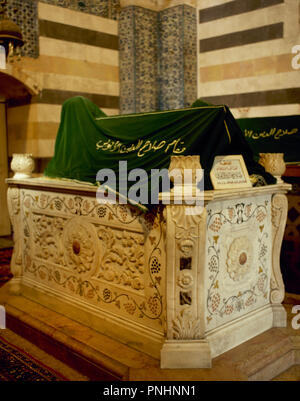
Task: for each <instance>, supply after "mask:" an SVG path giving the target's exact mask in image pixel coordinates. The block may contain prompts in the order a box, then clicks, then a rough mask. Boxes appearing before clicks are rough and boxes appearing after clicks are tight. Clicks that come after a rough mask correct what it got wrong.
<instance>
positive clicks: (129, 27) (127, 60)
mask: <svg viewBox="0 0 300 401" xmlns="http://www.w3.org/2000/svg"><path fill="white" fill-rule="evenodd" d="M157 41H158V30H157V13H156V12H155V11H152V10H148V9H145V8H142V7H135V6H131V7H126V8H124V9H122V11H121V14H120V18H119V52H120V53H119V54H120V112H121V113H122V114H127V113H140V112H146V111H154V110H158V85H157V65H158V58H157Z"/></svg>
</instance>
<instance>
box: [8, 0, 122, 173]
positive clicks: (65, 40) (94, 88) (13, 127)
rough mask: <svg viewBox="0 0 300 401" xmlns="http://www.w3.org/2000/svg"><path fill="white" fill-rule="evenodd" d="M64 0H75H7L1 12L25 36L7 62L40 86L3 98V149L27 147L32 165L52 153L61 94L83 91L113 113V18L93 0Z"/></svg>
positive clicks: (115, 42)
mask: <svg viewBox="0 0 300 401" xmlns="http://www.w3.org/2000/svg"><path fill="white" fill-rule="evenodd" d="M14 3H16V4H14ZM19 3H20V4H19ZM46 3H52V4H46ZM54 3H56V5H54ZM67 3H70V4H71V3H72V4H73V6H74V4H75V3H76V4H77V3H78V2H67V1H64V2H55V1H51V2H50V1H47V2H45V1H43V2H32V1H30V2H28V1H24V2H8V3H7V5H8V6H9V8H8V9H7V14H8V16H9V17H10V18H12V19H15V22H17V23H18V24H19V26H20V27H21V28H22V32H23V35H24V39H25V41H26V43H25V45H24V49H23V58H22V60H21V61H20V62H18V63H17V62H15V63H14V66H13V68H15V70H18V71H22V73H23V74H24V75H26V76H28V77H29V78H30V79H32V81H33V82H36V84H37V86H38V87H39V88H40V92H39V94H38V95H36V96H33V97H32V98H31V99H28V101H27V102H25V103H24V101H22V103H19V102H18V101H10V102H9V103H8V108H7V130H8V154H9V156H11V155H12V153H25V152H28V153H32V154H33V156H34V157H35V158H36V159H40V160H38V162H37V166H41V167H38V170H40V169H41V170H43V168H44V164H45V163H43V160H44V161H45V160H46V159H47V158H50V157H52V156H53V152H54V144H55V138H56V134H57V129H58V126H59V122H60V113H61V105H62V103H63V102H64V101H65V100H66V99H68V98H69V97H72V96H75V95H83V96H85V97H88V98H90V99H91V100H92V101H93V102H94V103H96V104H97V105H98V106H99V107H100V108H101V109H102V110H103V111H104V112H106V113H107V114H118V113H119V51H118V47H119V43H118V22H117V21H116V20H115V19H113V18H107V17H105V18H104V17H103V16H101V15H102V14H103V13H104V12H103V13H102V11H103V10H102V11H101V10H100V8H101V7H100V5H99V4H100V3H99V2H97V4H98V5H99V7H100V8H99V9H97V10H98V11H97V10H96V8H95V9H92V8H91V9H90V10H87V9H85V10H83V9H82V10H81V9H80V10H75V9H72V8H74V7H71V6H70V7H68V8H67ZM84 3H85V4H86V5H88V2H84ZM90 3H92V2H90ZM103 3H104V2H103ZM106 3H108V2H107V1H106ZM15 6H16V7H17V11H16V12H15V13H14V7H15ZM87 11H90V13H89V12H87ZM97 13H98V15H96V14H97ZM104 14H105V13H104ZM14 15H15V16H14ZM29 34H30V35H31V36H28V35H29ZM35 39H36V40H35Z"/></svg>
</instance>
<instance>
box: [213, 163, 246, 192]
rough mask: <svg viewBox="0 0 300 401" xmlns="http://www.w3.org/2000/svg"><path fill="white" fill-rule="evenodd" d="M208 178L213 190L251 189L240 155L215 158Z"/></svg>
mask: <svg viewBox="0 0 300 401" xmlns="http://www.w3.org/2000/svg"><path fill="white" fill-rule="evenodd" d="M210 178H211V181H212V184H213V187H214V189H231V188H251V187H252V184H251V181H250V178H249V174H248V171H247V168H246V165H245V162H244V159H243V156H242V155H230V156H216V157H215V160H214V164H213V167H212V169H211V172H210Z"/></svg>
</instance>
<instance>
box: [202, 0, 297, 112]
mask: <svg viewBox="0 0 300 401" xmlns="http://www.w3.org/2000/svg"><path fill="white" fill-rule="evenodd" d="M299 13H300V9H299V2H298V1H295V0H285V1H284V0H268V1H255V0H247V1H244V0H234V1H232V0H231V1H228V0H198V38H199V43H198V46H199V47H198V49H199V50H198V51H199V55H198V64H199V75H198V79H199V83H198V97H202V98H204V99H206V100H207V101H209V102H211V103H215V104H222V103H225V104H227V105H228V106H230V107H231V108H232V111H233V114H234V115H235V117H237V118H240V117H264V116H274V115H289V114H299V112H300V104H299V103H300V101H299V99H300V87H299V70H295V69H293V67H292V59H293V57H294V56H295V54H293V53H292V48H293V46H295V45H297V44H300V24H299Z"/></svg>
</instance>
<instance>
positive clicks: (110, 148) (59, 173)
mask: <svg viewBox="0 0 300 401" xmlns="http://www.w3.org/2000/svg"><path fill="white" fill-rule="evenodd" d="M229 154H242V155H243V157H244V160H245V163H246V166H247V168H248V172H249V174H250V175H251V174H260V175H262V176H264V177H265V179H266V181H267V182H268V183H274V182H275V179H274V178H273V177H272V176H271V175H270V174H267V173H266V172H265V170H264V168H263V167H262V166H260V165H259V164H258V163H256V162H255V161H254V159H253V154H252V151H251V148H250V147H249V145H248V144H247V141H246V140H245V137H244V135H243V133H242V131H241V129H240V128H239V126H238V124H237V123H236V121H235V119H234V117H233V116H232V114H231V112H230V110H229V109H228V107H226V106H223V105H221V106H214V105H206V104H203V103H200V106H199V103H198V104H197V102H195V104H194V105H192V107H190V108H185V109H180V110H170V111H160V112H149V113H140V114H129V115H116V116H106V115H105V113H104V112H103V111H101V110H100V109H99V108H98V107H97V106H96V105H95V104H94V103H92V102H91V101H90V100H89V99H86V98H84V97H81V96H78V97H73V98H70V99H68V100H67V101H66V102H65V103H64V104H63V106H62V112H61V122H60V126H59V129H58V133H57V138H56V144H55V153H54V157H53V158H52V159H51V161H50V162H49V164H48V166H47V167H46V170H45V172H44V174H45V175H46V176H48V177H57V178H69V179H75V180H79V181H87V182H90V183H96V174H97V172H98V170H100V169H103V168H111V169H113V170H114V171H115V173H116V174H117V175H118V174H119V161H120V160H126V161H127V163H128V165H127V168H128V171H130V170H132V169H134V168H142V169H144V170H145V171H146V172H147V174H148V176H149V177H150V176H151V169H159V170H160V169H163V168H166V169H167V168H168V167H169V164H170V157H171V155H200V163H201V166H202V168H203V169H204V172H205V189H212V184H211V181H210V177H209V172H210V169H211V167H212V164H213V161H214V157H215V156H216V155H229ZM145 184H147V185H148V183H145ZM129 185H130V184H129ZM119 189H120V188H118V187H117V190H119Z"/></svg>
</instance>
